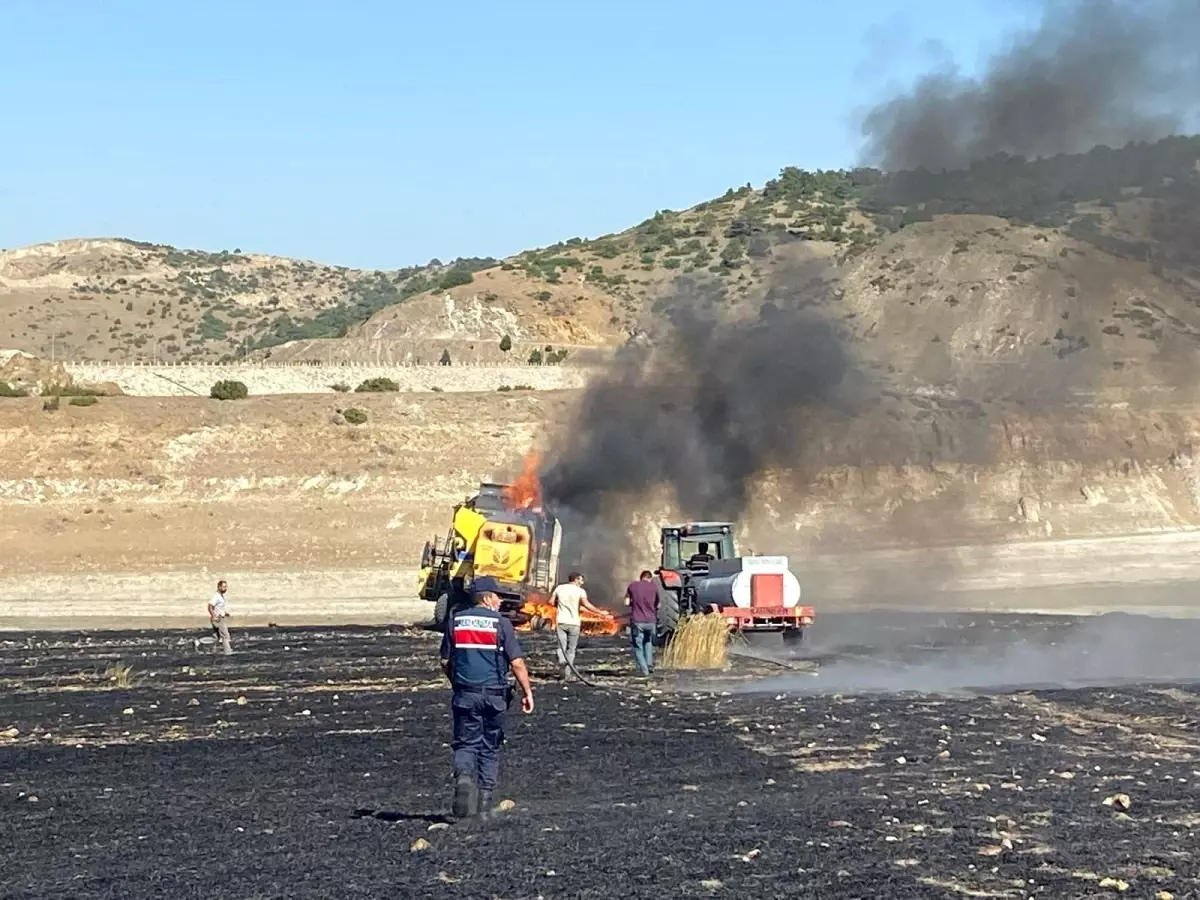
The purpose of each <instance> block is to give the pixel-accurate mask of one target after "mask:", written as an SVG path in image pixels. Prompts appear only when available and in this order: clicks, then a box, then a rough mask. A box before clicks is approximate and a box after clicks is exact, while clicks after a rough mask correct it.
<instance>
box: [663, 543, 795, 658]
mask: <svg viewBox="0 0 1200 900" xmlns="http://www.w3.org/2000/svg"><path fill="white" fill-rule="evenodd" d="M661 545H662V557H661V560H660V562H659V568H658V571H657V573H656V574H657V581H658V635H659V639H660V642H661V643H664V644H665V643H667V642H669V641H670V639H671V636H672V635H673V634H674V632H675V629H676V628H678V626H679V621H680V619H681V618H683V617H685V616H689V615H714V614H715V615H721V616H724V617H725V619H726V621H727V622H728V623H729V627H730V629H731V630H733V631H737V632H740V633H743V634H746V635H762V634H767V635H776V636H779V637H781V638H782V639H783V640H784V641H788V642H794V641H799V640H800V639H801V638H802V637H803V634H804V629H805V628H806V627H807V626H808V625H811V624H812V622H813V618H814V613H813V608H812V607H811V606H801V605H800V583H799V582H798V581H797V580H796V576H795V575H793V574H792V572H791V570H789V569H788V559H787V557H786V556H738V555H737V549H736V548H735V547H734V541H733V526H732V524H731V523H729V522H688V523H687V524H683V525H667V526H664V527H663V529H662V535H661Z"/></svg>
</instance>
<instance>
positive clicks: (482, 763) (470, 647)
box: [441, 577, 533, 819]
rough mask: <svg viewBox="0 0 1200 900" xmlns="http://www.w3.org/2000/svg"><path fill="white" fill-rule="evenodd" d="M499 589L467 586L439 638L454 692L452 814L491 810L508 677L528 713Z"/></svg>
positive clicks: (482, 581) (519, 655)
mask: <svg viewBox="0 0 1200 900" xmlns="http://www.w3.org/2000/svg"><path fill="white" fill-rule="evenodd" d="M497 587H498V585H497V584H496V582H495V580H494V579H492V578H487V577H484V578H477V579H475V580H474V581H473V582H472V583H471V588H470V593H471V601H472V605H471V606H470V607H469V608H467V609H462V610H459V611H458V612H456V613H455V614H454V616H453V617H452V618H451V620H450V621H449V622H448V623H447V627H446V631H445V633H444V634H443V636H442V652H441V658H442V671H443V672H445V673H446V677H447V678H449V679H450V683H451V685H453V687H454V694H453V697H452V698H451V701H450V710H451V713H452V715H453V717H454V731H453V734H452V737H451V743H450V747H451V750H452V752H453V763H454V807H453V809H454V815H455V817H456V818H460V819H461V818H466V817H468V816H474V815H477V814H479V813H480V812H483V813H485V814H486V813H487V812H488V811H490V809H491V802H492V792H493V791H495V790H496V782H497V781H498V779H499V776H500V746H501V745H502V744H503V743H504V719H505V716H506V714H507V713H508V706H509V703H510V702H511V701H512V688H511V687H510V686H509V682H508V673H509V670H510V669H511V670H512V674H513V675H514V676H516V679H517V684H519V685H520V686H521V693H522V697H521V711H522V712H524V713H531V712H533V688H532V687H530V684H529V670H528V669H527V668H526V667H525V655H524V653H523V651H522V650H521V645H520V644H519V643H517V633H516V630H515V629H514V628H513V624H512V622H510V621H509V620H508V619H506V618H504V617H503V616H502V615H500V611H499V610H500V598H499V596H497V594H496V590H497Z"/></svg>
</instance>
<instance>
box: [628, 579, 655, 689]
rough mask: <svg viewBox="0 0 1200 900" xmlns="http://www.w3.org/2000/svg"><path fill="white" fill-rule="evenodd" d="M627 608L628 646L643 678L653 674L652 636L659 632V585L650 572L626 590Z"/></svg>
mask: <svg viewBox="0 0 1200 900" xmlns="http://www.w3.org/2000/svg"><path fill="white" fill-rule="evenodd" d="M625 605H626V606H628V607H629V642H630V644H631V645H632V646H633V661H634V662H635V663H636V664H637V667H638V672H639V673H641V675H642V677H646V676H648V675H649V674H650V673H651V672H652V671H654V633H655V632H656V631H657V630H658V585H656V584H655V583H654V575H653V574H652V573H651V572H650V570H649V569H643V570H642V574H641V575H640V576H638V580H637V581H634V582H632V583H631V584H630V585H629V587H627V588H626V589H625Z"/></svg>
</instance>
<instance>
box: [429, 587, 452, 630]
mask: <svg viewBox="0 0 1200 900" xmlns="http://www.w3.org/2000/svg"><path fill="white" fill-rule="evenodd" d="M449 616H450V595H449V594H446V593H443V594H442V595H441V596H440V597H438V598H437V602H436V603H434V604H433V627H434V628H436V629H437V630H438V631H445V630H446V619H447V618H449Z"/></svg>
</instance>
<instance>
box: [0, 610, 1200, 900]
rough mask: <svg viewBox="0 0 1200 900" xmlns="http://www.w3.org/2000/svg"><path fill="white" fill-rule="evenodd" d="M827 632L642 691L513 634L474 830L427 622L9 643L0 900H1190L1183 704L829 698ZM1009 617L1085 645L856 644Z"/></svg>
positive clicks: (1071, 694)
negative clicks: (579, 678) (1021, 640)
mask: <svg viewBox="0 0 1200 900" xmlns="http://www.w3.org/2000/svg"><path fill="white" fill-rule="evenodd" d="M935 618H937V617H935ZM824 622H825V623H828V631H824V632H822V633H821V636H820V637H817V636H816V635H814V638H815V643H814V646H813V647H812V648H811V649H809V650H807V651H806V652H805V653H804V654H802V655H801V658H800V659H796V660H792V661H790V662H788V663H787V666H789V667H790V668H788V667H784V666H782V665H779V664H776V663H774V662H771V663H764V662H761V661H754V660H747V659H745V658H742V657H738V658H735V660H734V663H733V669H732V671H731V672H730V673H727V675H725V676H722V677H720V678H707V677H698V676H685V675H673V676H664V677H662V678H659V679H656V680H655V681H654V682H653V683H651V684H648V685H647V684H645V683H639V682H637V681H635V680H633V679H631V678H629V677H628V676H627V674H626V673H627V672H629V670H630V669H631V664H630V661H629V659H628V657H627V655H626V654H625V646H624V643H623V642H622V640H621V639H620V638H591V639H585V641H584V646H583V647H582V649H581V657H582V665H583V667H584V669H585V673H589V675H590V676H591V677H594V680H595V682H596V684H597V685H598V687H595V688H593V687H589V686H586V685H579V684H574V685H561V684H559V683H557V682H554V681H552V680H550V671H551V669H552V668H553V665H552V664H553V655H552V645H551V643H550V642H549V640H547V639H545V638H543V637H542V636H537V637H534V638H528V637H527V639H526V644H527V649H528V650H529V651H530V654H531V662H532V669H533V673H534V677H535V680H536V681H537V682H538V683H537V684H536V686H535V690H536V695H537V701H538V708H537V711H536V712H535V714H534V715H532V716H529V717H522V716H519V715H514V716H513V717H512V719H511V724H510V728H509V743H508V746H507V747H506V750H505V756H504V760H503V769H502V780H501V789H500V795H501V797H503V798H507V799H511V800H512V801H513V806H512V808H511V809H508V810H507V811H505V812H503V813H502V814H500V815H499V816H498V817H497V818H496V819H495V820H494V821H492V822H486V823H479V824H464V823H458V824H454V823H450V822H449V821H448V820H447V819H446V818H444V816H445V813H446V811H447V807H448V789H449V783H448V775H449V759H448V757H449V751H448V746H447V741H448V734H449V724H450V722H449V715H448V706H447V701H448V692H447V690H446V688H445V685H444V683H443V682H441V681H440V679H439V677H438V672H437V669H436V665H435V662H434V657H435V654H436V639H435V637H434V636H433V635H430V634H426V633H422V632H421V631H419V630H415V629H414V630H408V629H390V630H388V629H370V630H368V629H263V630H258V631H250V632H242V633H237V632H235V640H236V644H235V649H236V650H237V651H238V652H237V654H236V655H235V656H233V657H230V658H220V657H211V656H208V655H207V654H205V653H203V652H200V653H197V652H196V651H195V650H194V648H193V646H192V642H191V637H192V636H191V635H185V634H183V633H180V632H125V633H92V634H87V635H67V634H39V635H31V636H26V635H22V636H19V637H17V636H8V637H7V639H0V690H2V693H0V810H2V812H0V872H2V873H3V876H2V877H0V896H4V897H14V898H15V897H22V898H36V897H56V898H57V897H63V898H65V897H81V896H86V897H92V898H109V897H112V898H115V897H122V898H143V897H164V898H165V897H171V898H188V897H206V898H207V897H211V896H225V897H247V898H250V897H253V898H291V897H328V896H333V895H337V896H346V897H378V896H383V895H385V894H386V895H389V896H402V897H464V896H470V897H503V898H534V897H546V898H551V897H585V898H586V897H593V898H601V897H617V896H623V897H676V896H678V897H741V896H755V897H797V896H812V897H835V896H836V897H893V898H901V897H967V896H970V897H1030V896H1035V897H1036V896H1043V897H1055V898H1060V897H1099V896H1119V895H1120V894H1121V893H1124V894H1125V895H1126V896H1138V897H1154V896H1156V895H1159V896H1163V897H1166V896H1167V895H1172V896H1175V897H1189V896H1197V894H1200V865H1198V863H1197V859H1196V855H1195V854H1196V852H1197V851H1196V850H1195V848H1196V846H1197V843H1196V838H1197V835H1196V831H1197V828H1198V827H1200V804H1198V800H1200V792H1198V791H1197V785H1198V784H1200V759H1197V756H1196V753H1197V746H1198V745H1200V736H1198V735H1197V731H1196V725H1197V719H1198V718H1200V712H1198V710H1200V705H1198V700H1200V685H1198V684H1191V685H1189V684H1187V683H1172V684H1165V683H1162V684H1157V685H1154V684H1146V685H1134V684H1129V683H1122V684H1119V685H1109V686H1105V687H1093V688H1076V689H1071V690H1066V689H1054V688H1048V687H1047V688H1037V689H1028V690H1027V689H1023V688H1021V687H1020V686H1019V685H1015V686H997V687H996V688H995V689H993V690H990V691H989V690H973V691H962V690H959V691H951V692H939V693H936V694H931V693H917V692H915V691H904V690H901V691H900V692H885V691H875V690H874V688H873V686H869V685H868V686H866V687H865V688H864V689H863V690H858V689H857V688H856V687H855V686H856V684H858V685H860V686H861V681H860V682H858V683H856V682H855V681H854V680H853V679H850V680H846V681H845V683H846V685H849V686H850V687H851V688H855V689H853V690H841V692H836V691H839V690H840V689H839V688H838V686H837V679H836V678H832V676H833V675H836V674H838V673H839V672H842V673H844V672H845V671H846V670H844V669H841V668H839V667H840V666H845V665H847V664H848V663H854V662H855V661H856V660H859V661H861V660H862V659H864V658H866V657H868V656H871V655H872V649H871V642H870V636H871V634H872V628H871V627H870V626H869V624H866V623H865V620H858V621H857V624H855V623H854V622H851V620H850V619H849V618H847V619H846V620H845V621H844V622H841V623H839V622H838V621H837V620H836V619H835V617H832V616H830V617H827V618H826V620H824ZM823 625H824V623H823ZM839 627H840V628H841V629H842V632H841V635H842V638H844V639H839V638H838V637H837V635H838V628H839ZM1021 627H1027V628H1029V629H1032V630H1033V631H1039V630H1040V632H1039V633H1041V637H1040V638H1038V640H1039V641H1041V642H1042V643H1043V644H1045V645H1046V646H1057V645H1059V644H1061V643H1062V642H1063V641H1062V638H1061V637H1060V638H1058V639H1057V640H1056V638H1055V634H1056V633H1046V632H1047V629H1049V630H1050V631H1053V629H1055V628H1058V629H1061V630H1062V631H1061V634H1062V635H1063V636H1065V635H1068V634H1069V633H1070V632H1071V630H1072V629H1074V628H1077V626H1076V625H1074V624H1073V623H1071V622H1068V621H1066V620H1050V619H1047V618H1040V617H1039V618H1038V619H1036V620H1025V621H1024V624H1022V622H1017V621H1016V620H1013V621H1001V620H987V621H983V620H982V619H981V618H980V617H961V618H959V619H949V618H944V617H943V618H937V621H935V622H933V623H932V624H928V623H927V627H924V628H922V629H918V630H917V631H910V632H909V633H908V636H907V637H905V636H904V635H902V634H900V633H898V632H897V630H896V628H895V627H893V626H891V625H889V626H887V627H883V626H881V627H880V629H879V631H878V637H879V642H878V644H877V646H876V648H875V650H874V655H875V656H876V657H879V658H883V657H886V659H887V660H890V661H892V663H893V665H892V666H890V667H888V669H887V670H888V671H890V672H892V673H893V674H895V673H896V672H901V671H904V670H919V669H921V668H922V667H923V666H924V667H927V666H928V665H929V660H930V659H941V658H950V657H953V655H954V653H955V652H956V651H955V648H958V650H959V651H962V652H964V653H967V655H968V656H970V657H971V658H978V657H979V656H980V655H981V654H987V653H989V652H994V651H992V650H989V647H988V642H989V641H990V640H992V639H993V638H994V637H995V635H997V634H1002V633H1012V632H1013V629H1016V628H1021ZM1169 630H1170V632H1171V635H1172V637H1173V639H1174V640H1176V641H1177V642H1179V643H1180V644H1182V645H1187V644H1190V645H1191V646H1196V638H1197V637H1198V636H1200V628H1197V627H1196V626H1193V625H1191V624H1190V623H1173V624H1172V625H1171V626H1170V629H1169ZM827 635H833V637H827ZM938 635H941V636H942V637H941V638H940V639H939V638H938V637H937V636H938ZM989 635H990V636H991V637H989ZM939 641H940V643H939ZM939 646H940V647H941V649H940V650H939ZM1039 646H1040V644H1039ZM939 654H940V655H939ZM118 662H119V663H120V665H118ZM125 665H129V666H132V671H126V670H125V669H124V666H125ZM1146 666H1147V670H1148V671H1155V670H1154V666H1153V661H1152V660H1147V662H1146ZM1074 668H1076V669H1078V666H1074ZM813 671H815V672H816V673H817V674H815V675H814V674H812V673H813ZM972 674H973V673H972ZM1005 677H1007V674H1006V675H1005ZM764 678H765V679H766V680H759V679H764ZM947 679H948V676H947V677H944V678H943V680H947ZM1122 680H1123V681H1125V680H1128V679H1124V677H1123V678H1122ZM1197 681H1200V679H1197ZM826 684H828V687H826V686H825V685H826ZM897 685H899V687H902V685H901V684H899V682H897ZM897 685H893V686H892V689H895V688H897ZM946 686H947V687H949V686H950V685H949V683H947V685H946ZM920 690H924V688H921V689H920ZM506 805H507V804H506Z"/></svg>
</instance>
